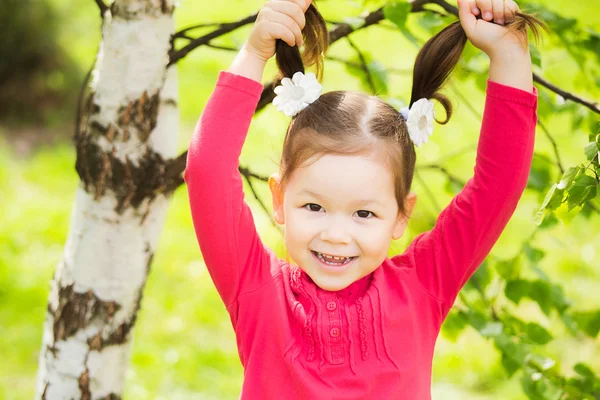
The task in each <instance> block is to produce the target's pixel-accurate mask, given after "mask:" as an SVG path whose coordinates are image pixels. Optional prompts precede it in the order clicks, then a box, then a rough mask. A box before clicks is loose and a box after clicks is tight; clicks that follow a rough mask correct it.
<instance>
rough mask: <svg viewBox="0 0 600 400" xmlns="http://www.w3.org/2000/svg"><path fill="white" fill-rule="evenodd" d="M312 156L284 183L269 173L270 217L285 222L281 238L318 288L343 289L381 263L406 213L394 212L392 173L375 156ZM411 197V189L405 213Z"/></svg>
mask: <svg viewBox="0 0 600 400" xmlns="http://www.w3.org/2000/svg"><path fill="white" fill-rule="evenodd" d="M380 159H381V158H379V160H380ZM312 160H313V159H311V160H309V161H308V162H307V163H305V164H303V166H302V167H301V168H298V169H296V170H295V171H294V172H293V173H292V175H291V177H290V179H289V182H288V183H287V184H286V186H285V188H282V187H281V185H280V180H279V175H277V174H275V175H273V176H271V178H270V179H269V187H270V189H271V193H272V195H273V207H274V217H275V220H276V221H277V223H279V224H285V244H286V247H287V250H288V253H289V254H290V256H291V258H292V259H293V260H294V261H295V262H296V263H297V264H298V266H299V267H300V268H301V269H302V270H303V271H304V272H306V273H307V274H308V276H310V277H311V279H312V280H313V281H314V282H315V283H316V284H317V285H318V286H319V287H321V288H322V289H325V290H330V291H336V290H341V289H343V288H345V287H347V286H349V285H350V284H352V283H353V282H355V281H357V280H359V279H360V278H362V277H364V276H366V275H368V274H370V273H371V272H373V271H374V270H375V269H377V267H379V266H380V265H381V263H382V262H383V260H384V259H385V257H386V256H387V253H388V249H389V246H390V242H391V239H398V238H400V237H401V236H402V234H403V233H404V229H405V227H406V224H407V222H408V218H407V217H404V216H402V215H398V204H397V202H396V197H395V194H394V181H393V176H392V174H391V172H390V171H389V170H388V169H387V168H386V166H385V165H384V164H383V163H382V162H381V161H378V160H377V159H376V157H373V156H367V155H337V154H326V155H323V156H322V157H320V158H318V159H317V160H316V161H315V162H313V163H312V164H311V163H310V162H311V161H312ZM415 202H416V195H415V194H414V193H413V192H411V193H410V194H409V195H408V196H407V199H406V205H407V210H408V211H409V212H408V215H409V216H410V213H411V212H412V209H413V207H414V205H415ZM319 253H320V254H319ZM328 256H336V257H344V259H342V260H335V259H331V258H329V257H328ZM348 257H352V258H351V259H348ZM328 260H329V261H328Z"/></svg>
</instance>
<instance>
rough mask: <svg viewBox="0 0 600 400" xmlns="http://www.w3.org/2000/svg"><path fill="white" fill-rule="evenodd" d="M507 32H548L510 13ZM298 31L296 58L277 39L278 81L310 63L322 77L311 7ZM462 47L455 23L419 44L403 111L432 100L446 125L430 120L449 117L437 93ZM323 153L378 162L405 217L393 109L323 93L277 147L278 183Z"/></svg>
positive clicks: (406, 153) (408, 161)
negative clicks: (302, 45) (364, 156)
mask: <svg viewBox="0 0 600 400" xmlns="http://www.w3.org/2000/svg"><path fill="white" fill-rule="evenodd" d="M506 27H507V28H508V29H509V30H511V31H514V32H524V33H525V34H526V32H527V28H528V27H529V28H531V29H532V32H533V34H534V36H535V39H536V40H538V39H539V28H544V29H547V28H546V27H545V25H544V24H543V23H542V22H541V21H539V20H538V19H537V18H535V17H534V16H532V15H528V14H523V13H517V14H516V15H515V17H514V18H513V19H512V20H511V21H510V22H509V23H507V25H506ZM302 33H303V35H304V37H305V40H304V43H305V51H304V53H303V54H302V55H301V54H300V51H299V50H298V47H297V46H294V47H290V46H289V45H287V44H286V43H285V42H283V41H282V40H279V41H278V43H277V50H276V61H277V65H278V67H279V69H280V72H281V73H282V75H283V77H289V78H291V77H292V76H293V74H294V73H295V72H297V71H302V72H304V66H305V65H306V66H311V65H313V64H316V70H317V73H316V75H317V77H318V79H319V80H322V72H323V64H322V58H323V56H324V53H325V50H326V49H327V46H328V42H329V37H328V33H327V28H326V25H325V22H324V20H323V18H322V17H321V15H320V14H319V12H318V10H317V8H316V6H315V4H314V2H313V3H312V4H311V5H310V7H309V8H308V10H307V12H306V26H305V28H304V30H303V32H302ZM525 40H527V37H526V35H525ZM466 42H467V35H466V34H465V32H464V30H463V28H462V26H461V25H460V22H459V21H457V22H454V23H452V24H450V25H449V26H447V27H446V28H444V29H443V30H442V31H441V32H439V33H438V34H437V35H435V36H434V37H432V38H431V39H429V41H427V43H425V45H424V46H423V48H421V50H420V51H419V53H418V55H417V59H416V61H415V65H414V71H413V84H412V93H411V98H410V103H409V107H410V106H412V104H413V103H414V102H416V101H417V100H419V99H421V98H427V99H436V100H437V101H438V102H440V103H441V104H442V106H443V107H444V109H445V112H446V119H445V120H443V121H439V120H437V119H436V121H437V122H438V123H439V124H446V123H447V122H448V121H449V120H450V117H451V116H452V103H451V102H450V100H449V99H448V98H447V97H446V96H444V95H443V94H441V93H440V92H439V90H440V89H441V88H442V86H443V85H444V83H445V82H446V80H447V79H448V77H449V76H450V74H451V73H452V70H453V69H454V67H455V65H456V64H457V63H458V61H459V59H460V56H461V54H462V51H463V49H464V47H465V44H466ZM523 45H524V46H527V43H523ZM303 61H304V62H303ZM280 78H281V77H280ZM324 154H369V155H371V156H375V157H377V158H378V159H380V160H384V162H385V163H386V166H387V167H388V168H389V169H390V172H391V173H392V176H393V179H394V183H395V195H396V201H397V204H398V211H399V213H402V215H405V216H406V211H407V210H406V208H405V204H404V199H405V198H406V196H407V195H408V193H409V191H410V188H411V185H412V179H413V173H414V169H415V162H416V153H415V149H414V144H413V142H412V141H411V139H410V137H409V135H408V129H407V125H406V121H405V120H404V118H403V117H402V115H401V114H400V113H399V112H398V110H396V109H395V108H394V107H393V106H391V105H390V104H388V103H386V102H385V101H383V100H382V99H380V98H379V97H377V96H369V95H367V94H364V93H360V92H355V91H339V90H338V91H330V92H327V93H324V94H322V95H321V97H319V99H317V100H316V101H315V102H314V103H312V104H310V105H309V106H308V107H306V108H305V109H304V110H302V111H300V112H299V113H298V114H297V115H295V116H294V117H293V118H292V121H291V122H290V125H289V127H288V130H287V133H286V136H285V139H284V143H283V154H282V157H281V164H280V172H281V185H282V186H285V184H286V183H287V182H288V181H289V179H290V177H291V175H292V173H293V172H294V171H295V170H296V169H297V168H298V167H300V166H301V165H303V163H305V162H306V161H309V160H311V159H314V158H315V157H320V156H322V155H324Z"/></svg>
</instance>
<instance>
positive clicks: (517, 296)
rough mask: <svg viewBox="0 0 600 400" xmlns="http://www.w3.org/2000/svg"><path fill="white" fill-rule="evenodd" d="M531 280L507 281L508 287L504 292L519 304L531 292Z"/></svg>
mask: <svg viewBox="0 0 600 400" xmlns="http://www.w3.org/2000/svg"><path fill="white" fill-rule="evenodd" d="M529 287H530V284H529V281H526V280H523V279H515V280H512V281H508V282H506V287H505V288H504V294H505V295H506V297H507V298H508V299H509V300H511V301H512V302H513V303H515V304H519V302H520V301H521V299H522V298H523V297H525V296H527V293H528V292H529Z"/></svg>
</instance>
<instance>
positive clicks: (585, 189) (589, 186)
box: [567, 174, 598, 211]
mask: <svg viewBox="0 0 600 400" xmlns="http://www.w3.org/2000/svg"><path fill="white" fill-rule="evenodd" d="M596 186H598V182H597V181H596V179H595V178H592V177H591V176H588V175H585V174H581V175H579V176H578V177H577V178H575V180H574V181H573V185H572V186H571V188H570V189H568V194H569V196H568V197H567V201H568V204H569V211H570V210H571V209H573V208H575V207H577V206H579V205H581V204H583V203H585V202H586V201H587V200H589V199H593V198H594V197H596Z"/></svg>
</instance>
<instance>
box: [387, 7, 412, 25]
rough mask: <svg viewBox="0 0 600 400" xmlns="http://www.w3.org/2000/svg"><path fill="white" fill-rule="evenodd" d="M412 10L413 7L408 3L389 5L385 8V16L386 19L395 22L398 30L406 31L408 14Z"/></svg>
mask: <svg viewBox="0 0 600 400" xmlns="http://www.w3.org/2000/svg"><path fill="white" fill-rule="evenodd" d="M411 10H412V5H411V4H410V3H407V2H393V3H388V4H386V5H385V6H384V7H383V15H384V16H385V18H386V19H388V20H390V21H391V22H393V23H394V24H395V25H396V26H397V27H398V28H400V29H404V28H405V26H406V20H407V18H408V14H410V12H411Z"/></svg>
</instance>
